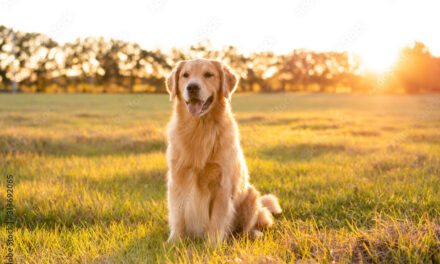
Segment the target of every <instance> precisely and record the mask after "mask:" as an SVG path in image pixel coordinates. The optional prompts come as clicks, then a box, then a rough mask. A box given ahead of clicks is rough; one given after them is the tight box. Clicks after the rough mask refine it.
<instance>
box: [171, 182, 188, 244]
mask: <svg viewBox="0 0 440 264" xmlns="http://www.w3.org/2000/svg"><path fill="white" fill-rule="evenodd" d="M179 194H180V193H179V188H176V186H174V185H173V184H172V183H169V184H168V210H169V219H168V221H169V225H170V236H169V238H168V240H167V242H168V243H170V242H174V241H177V240H179V239H181V238H182V237H183V236H184V234H185V216H184V208H183V204H182V199H181V197H179Z"/></svg>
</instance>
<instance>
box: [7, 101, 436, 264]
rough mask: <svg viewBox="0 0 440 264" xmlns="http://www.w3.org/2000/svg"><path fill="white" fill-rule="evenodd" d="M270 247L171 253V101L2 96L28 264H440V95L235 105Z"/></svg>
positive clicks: (234, 242)
mask: <svg viewBox="0 0 440 264" xmlns="http://www.w3.org/2000/svg"><path fill="white" fill-rule="evenodd" d="M232 105H233V110H234V113H235V116H236V119H237V121H238V123H239V126H240V132H241V142H242V147H243V149H244V153H245V155H246V160H247V163H248V166H249V171H250V177H251V182H252V183H253V184H254V185H255V186H256V187H257V188H258V189H259V190H260V191H261V192H262V193H269V192H270V193H274V194H276V195H277V196H278V197H279V198H280V203H281V206H282V208H283V209H284V212H283V213H282V214H281V215H279V216H277V217H276V224H275V227H274V228H273V229H270V230H267V231H264V233H265V236H264V238H263V239H259V240H254V241H253V240H250V239H248V238H246V237H238V238H236V239H230V240H228V241H226V242H225V243H224V244H223V245H221V246H219V247H211V246H208V245H205V244H204V243H203V242H201V241H191V240H185V241H182V242H181V243H177V244H174V245H167V244H165V240H166V239H167V236H168V227H167V216H166V215H167V205H166V186H165V182H166V170H167V164H166V159H165V151H166V141H165V135H164V133H165V127H166V123H167V121H168V119H169V116H170V113H171V103H169V102H168V97H167V96H166V95H111V94H108V95H85V94H80V95H27V94H18V95H7V94H3V95H0V157H1V159H0V173H1V175H2V177H1V180H0V183H1V188H0V197H1V199H0V207H1V208H2V210H1V212H0V220H1V232H0V241H2V242H1V243H0V250H1V252H0V253H1V254H0V255H1V257H2V260H5V256H6V254H7V252H6V250H7V248H6V246H5V244H4V243H3V242H4V241H6V237H7V230H6V224H5V218H6V210H5V206H6V201H5V199H4V197H5V196H6V175H7V174H12V175H14V177H15V178H14V181H15V182H14V184H15V185H14V205H15V209H16V216H17V222H16V229H15V231H14V238H15V246H14V251H15V252H14V253H15V261H16V263H155V262H160V263H164V262H173V263H174V262H203V263H205V262H211V263H218V262H235V263H256V262H260V263H284V262H301V261H303V262H313V261H317V262H324V263H326V262H328V263H330V262H333V261H335V262H338V263H347V262H360V261H364V262H377V263H384V262H394V263H402V262H403V263H421V262H422V263H430V262H431V263H439V262H440V253H439V252H440V219H439V218H440V215H439V214H440V194H439V190H440V162H439V160H440V96H438V95H418V96H356V95H328V94H295V95H293V94H272V95H263V94H259V95H248V94H241V95H236V96H235V97H233V100H232Z"/></svg>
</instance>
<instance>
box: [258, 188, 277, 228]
mask: <svg viewBox="0 0 440 264" xmlns="http://www.w3.org/2000/svg"><path fill="white" fill-rule="evenodd" d="M259 202H260V204H261V207H260V209H259V211H258V218H257V226H258V227H262V228H268V227H270V226H272V225H273V216H272V214H279V213H281V212H282V210H281V207H280V204H279V203H278V199H277V197H276V196H275V195H273V194H267V195H263V196H261V197H260V198H259Z"/></svg>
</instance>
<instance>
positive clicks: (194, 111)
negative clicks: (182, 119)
mask: <svg viewBox="0 0 440 264" xmlns="http://www.w3.org/2000/svg"><path fill="white" fill-rule="evenodd" d="M187 107H188V112H189V113H190V114H191V115H193V116H198V115H200V112H201V111H202V107H203V104H202V101H191V102H190V103H189V104H188V105H187Z"/></svg>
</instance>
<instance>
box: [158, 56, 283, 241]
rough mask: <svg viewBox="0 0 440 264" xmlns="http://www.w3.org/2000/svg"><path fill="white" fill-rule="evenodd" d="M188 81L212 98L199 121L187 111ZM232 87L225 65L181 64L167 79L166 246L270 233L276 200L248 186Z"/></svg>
mask: <svg viewBox="0 0 440 264" xmlns="http://www.w3.org/2000/svg"><path fill="white" fill-rule="evenodd" d="M207 72H209V73H210V74H212V76H209V77H206V74H207ZM190 81H191V82H197V83H198V84H200V97H201V98H202V99H203V100H206V98H208V97H209V96H210V95H212V96H213V97H214V100H213V102H212V104H211V105H210V106H209V108H208V109H207V111H206V112H204V113H203V114H201V115H200V116H193V115H192V114H190V112H189V110H188V109H187V103H186V102H188V100H189V99H188V93H187V91H186V90H185V89H186V88H187V85H188V83H189V82H190ZM237 83H238V78H237V76H236V75H235V74H234V73H232V72H231V70H230V69H229V68H228V67H227V66H226V65H224V64H222V63H220V62H218V61H215V60H205V59H199V60H192V61H182V62H180V63H179V64H178V65H177V66H176V67H175V68H174V70H173V71H172V73H171V74H170V76H169V77H168V79H167V89H168V91H169V93H170V98H171V99H174V98H175V100H174V112H173V116H172V118H171V121H170V123H169V125H168V131H167V135H168V149H167V160H168V166H169V172H168V208H169V225H170V231H171V232H170V236H169V241H172V240H176V239H179V238H181V237H184V236H189V237H194V238H208V239H209V240H210V241H217V242H218V241H221V240H222V239H224V238H225V237H226V236H227V235H228V234H230V233H232V232H243V233H251V232H253V231H255V230H256V228H264V227H269V226H271V225H272V224H273V217H272V213H280V212H281V208H280V206H279V204H278V201H277V198H276V197H275V196H273V195H265V196H262V197H260V194H259V192H258V191H257V190H256V189H255V188H254V187H253V186H252V185H251V184H250V183H249V181H248V170H247V166H246V162H245V159H244V156H243V153H242V150H241V147H240V143H239V134H238V127H237V123H236V122H235V120H234V118H233V116H232V113H231V108H230V105H229V99H230V96H231V94H232V93H233V92H234V90H235V88H236V86H237ZM214 239H215V240H214Z"/></svg>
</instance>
